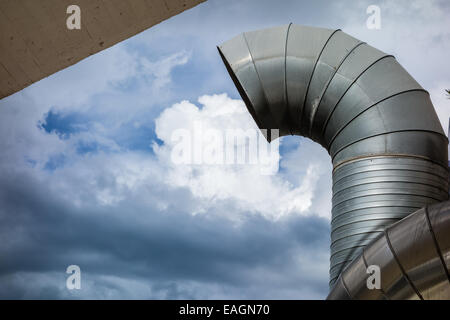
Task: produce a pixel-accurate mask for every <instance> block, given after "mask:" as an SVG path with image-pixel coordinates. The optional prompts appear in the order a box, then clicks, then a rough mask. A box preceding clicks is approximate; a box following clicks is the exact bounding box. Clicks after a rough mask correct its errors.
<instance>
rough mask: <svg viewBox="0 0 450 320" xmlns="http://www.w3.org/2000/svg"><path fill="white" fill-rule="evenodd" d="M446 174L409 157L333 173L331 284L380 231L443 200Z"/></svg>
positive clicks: (369, 160)
mask: <svg viewBox="0 0 450 320" xmlns="http://www.w3.org/2000/svg"><path fill="white" fill-rule="evenodd" d="M447 179H448V173H447V171H446V170H445V169H444V168H443V167H442V166H440V165H437V164H434V163H432V162H430V161H427V160H424V159H420V158H412V157H373V158H364V159H361V160H355V161H350V162H347V163H346V164H344V165H341V166H339V167H337V168H336V169H335V170H334V171H333V199H332V202H333V209H332V220H331V230H332V232H331V268H330V283H334V281H335V280H336V279H337V277H338V276H339V274H340V273H341V271H342V270H343V269H344V267H345V266H346V265H347V264H348V261H351V260H353V259H354V258H355V257H357V256H358V255H359V254H360V253H361V250H362V248H364V247H365V246H366V245H367V244H368V243H370V242H371V241H372V240H373V239H375V238H376V237H377V236H379V234H380V233H383V232H384V230H385V228H386V227H388V226H390V225H392V224H393V223H394V222H396V221H398V220H399V219H402V218H404V217H405V216H407V215H409V214H410V213H412V212H414V211H416V210H418V209H420V208H422V207H424V206H425V205H427V204H429V203H434V202H437V201H443V200H446V199H447V198H448V180H447Z"/></svg>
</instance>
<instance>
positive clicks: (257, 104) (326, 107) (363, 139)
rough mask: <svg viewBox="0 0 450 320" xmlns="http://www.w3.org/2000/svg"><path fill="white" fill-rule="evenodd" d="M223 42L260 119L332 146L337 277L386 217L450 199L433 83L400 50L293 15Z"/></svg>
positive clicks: (262, 124) (333, 269)
mask: <svg viewBox="0 0 450 320" xmlns="http://www.w3.org/2000/svg"><path fill="white" fill-rule="evenodd" d="M218 49H219V53H220V55H221V57H222V59H223V61H224V63H225V65H226V67H227V70H228V72H229V74H230V76H231V77H232V79H233V81H234V83H235V85H236V87H237V89H238V91H239V93H240V95H241V97H242V99H243V100H244V102H245V104H246V106H247V108H248V110H249V112H250V113H251V115H252V116H253V118H254V120H255V121H256V123H257V125H258V126H259V128H260V129H279V130H280V131H279V135H280V136H283V135H289V134H291V135H294V134H296V135H302V136H305V137H308V138H310V139H312V140H314V141H316V142H318V143H320V144H321V145H322V146H323V147H324V148H326V149H327V151H328V153H329V154H330V156H331V159H332V162H333V209H332V220H331V225H332V233H331V259H330V286H333V285H334V283H335V282H336V280H337V279H338V276H339V274H340V273H341V272H342V270H343V269H344V268H345V267H346V266H347V265H348V264H349V263H350V262H351V261H352V260H353V259H354V258H355V257H357V256H358V255H359V254H360V253H361V250H362V249H363V248H364V247H365V246H366V245H367V244H368V243H369V242H371V241H372V240H374V239H375V238H377V237H378V236H379V235H380V234H382V233H383V232H384V230H385V229H386V227H387V226H389V225H391V224H393V223H394V222H396V221H398V220H400V219H402V218H404V217H405V216H407V215H409V214H410V213H412V212H414V211H416V210H417V209H419V208H422V207H424V206H425V205H427V204H430V203H434V202H439V201H443V200H446V199H448V168H447V166H448V154H447V144H448V140H447V138H446V136H445V134H444V132H443V130H442V126H441V124H440V122H439V119H438V117H437V115H436V112H435V110H434V108H433V105H432V103H431V101H430V98H429V94H428V92H427V91H425V90H424V89H423V88H422V87H421V86H420V85H419V84H418V83H417V82H416V81H415V80H414V79H413V78H412V77H411V76H410V75H409V74H408V72H407V71H406V70H405V69H403V68H402V66H401V65H400V64H399V63H398V62H397V61H396V59H395V58H394V57H393V56H391V55H387V54H385V53H383V52H381V51H379V50H377V49H375V48H373V47H371V46H369V45H368V44H366V43H364V42H361V41H359V40H357V39H355V38H353V37H351V36H349V35H347V34H345V33H344V32H342V31H340V30H329V29H323V28H313V27H305V26H298V25H293V24H289V25H284V26H279V27H274V28H270V29H265V30H260V31H253V32H246V33H243V34H240V35H238V36H237V37H235V38H233V39H231V40H229V41H227V42H225V43H224V44H223V45H221V46H219V47H218ZM267 140H268V141H269V142H270V141H271V137H270V135H268V136H267Z"/></svg>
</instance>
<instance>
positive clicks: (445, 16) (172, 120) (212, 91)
mask: <svg viewBox="0 0 450 320" xmlns="http://www.w3.org/2000/svg"><path fill="white" fill-rule="evenodd" d="M369 5H377V6H379V7H380V10H381V11H380V14H381V15H380V17H381V28H380V29H379V30H374V29H368V28H367V26H366V20H367V18H368V17H369V15H368V14H367V13H366V9H367V7H368V6H369ZM449 17H450V3H448V1H444V0H442V1H439V0H430V1H418V0H409V1H406V0H400V1H387V0H386V1H373V0H370V1H358V2H356V1H349V0H333V1H324V0H319V1H299V0H297V1H287V0H285V1H281V0H279V1H268V0H254V1H253V0H252V1H251V0H239V1H235V0H232V1H215V0H208V1H207V2H206V3H203V4H200V5H198V6H197V7H195V8H193V9H190V10H188V11H186V12H184V13H182V14H180V15H177V16H175V17H172V18H170V19H168V20H166V21H164V22H162V23H160V24H158V25H156V26H154V27H152V28H150V29H148V30H146V31H144V32H142V33H140V34H138V35H136V36H134V37H132V38H130V39H128V40H126V41H123V42H121V43H119V44H116V45H115V46H113V47H111V48H108V49H106V50H104V51H102V52H100V53H98V54H96V55H93V56H91V57H89V58H87V59H85V60H83V61H81V62H79V63H77V64H76V65H74V66H71V67H69V68H67V69H64V70H61V71H59V72H57V73H56V74H54V75H51V76H50V77H48V78H45V79H43V80H41V81H39V82H37V83H35V84H33V85H31V86H30V87H28V88H26V89H24V90H22V91H20V92H18V93H16V94H14V95H12V96H9V97H7V98H4V99H2V100H0V150H1V152H0V298H1V299H11V298H14V299H16V298H17V299H41V298H42V299H323V298H325V297H326V295H327V293H328V268H329V245H330V216H331V169H332V166H331V161H330V159H329V156H328V154H327V152H326V150H325V149H323V148H322V147H321V146H319V145H317V144H315V143H313V142H312V141H310V140H308V139H306V138H302V137H297V136H294V137H290V136H289V137H282V138H281V139H280V140H279V152H278V151H276V152H275V158H274V159H275V160H276V159H277V158H278V157H279V163H278V164H279V169H278V171H277V172H276V173H275V174H264V173H263V172H262V171H261V164H251V163H244V164H216V165H214V164H207V163H187V164H183V163H182V164H180V163H175V162H174V161H173V150H174V149H175V148H176V147H177V145H178V144H177V141H175V140H174V139H173V133H174V132H176V131H177V130H179V129H187V130H188V132H192V130H193V129H192V128H195V126H196V125H199V124H200V125H201V126H203V129H204V130H207V129H215V130H219V132H224V131H225V130H227V129H233V128H248V129H255V130H256V125H255V124H254V123H253V120H252V119H251V116H250V115H249V114H248V112H247V111H246V108H245V105H244V104H243V102H242V101H241V99H240V97H239V94H238V92H237V90H236V89H235V87H234V85H233V82H232V81H231V79H230V78H229V76H228V74H227V71H226V69H225V67H224V66H223V63H222V61H221V59H220V56H219V55H218V53H217V49H216V46H217V45H219V44H221V43H222V42H224V41H226V40H228V39H230V38H232V37H233V36H235V35H237V34H239V33H241V32H244V31H250V30H257V29H260V28H265V27H270V26H277V25H282V24H287V23H289V22H293V23H296V24H301V25H309V26H315V27H325V28H340V29H342V30H343V31H344V32H347V33H349V34H350V35H352V36H354V37H356V38H358V39H361V40H363V41H366V42H367V43H368V44H370V45H372V46H374V47H376V48H378V49H380V50H382V51H384V52H386V53H391V54H394V55H395V57H396V58H397V60H398V61H399V62H400V63H401V64H402V65H403V66H404V67H405V68H406V70H408V72H409V73H410V74H411V75H412V76H413V77H414V78H415V79H416V80H417V81H418V82H419V83H420V84H421V85H422V86H423V87H424V88H425V89H426V90H428V91H429V92H430V95H431V99H432V101H433V103H434V106H435V109H436V112H437V114H438V116H439V119H440V120H441V123H442V125H443V127H444V128H445V131H446V132H447V127H448V118H449V116H450V100H448V99H447V98H446V96H445V92H444V89H445V88H448V87H450V81H449V74H450V65H449V64H448V52H450V20H449V19H450V18H449ZM251 152H252V151H249V153H251ZM271 159H272V158H271ZM272 160H273V159H272ZM69 265H77V266H79V267H80V270H81V289H79V290H76V289H75V290H69V289H68V288H67V287H66V279H67V277H68V276H69V275H68V274H67V273H66V268H67V267H68V266H69Z"/></svg>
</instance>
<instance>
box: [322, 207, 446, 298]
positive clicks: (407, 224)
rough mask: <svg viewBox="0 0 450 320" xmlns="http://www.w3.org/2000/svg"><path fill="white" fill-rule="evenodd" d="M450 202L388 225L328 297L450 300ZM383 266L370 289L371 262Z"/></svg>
mask: <svg viewBox="0 0 450 320" xmlns="http://www.w3.org/2000/svg"><path fill="white" fill-rule="evenodd" d="M449 230H450V201H446V202H441V203H439V204H434V205H431V206H426V207H425V208H422V209H420V210H417V211H416V212H415V213H413V214H411V215H409V216H407V217H406V218H404V219H403V220H401V221H399V222H397V223H395V224H394V225H392V226H389V227H387V228H386V231H385V232H383V233H380V234H379V235H378V237H377V238H376V239H375V240H374V241H373V242H372V243H370V244H369V246H367V247H366V248H364V249H363V250H362V252H361V254H360V255H358V257H356V259H354V260H353V262H352V263H351V264H350V265H349V266H348V267H347V268H346V269H345V270H344V271H343V272H342V274H341V275H340V276H339V278H338V280H337V281H336V285H335V286H334V288H333V290H332V291H331V292H330V294H329V296H328V299H333V300H334V299H371V300H372V299H389V300H397V299H415V300H418V299H423V300H430V299H433V300H435V299H450V277H449V271H450V234H449V232H448V231H449ZM370 265H377V266H379V267H380V280H381V283H380V288H379V289H368V287H367V284H366V283H367V277H368V274H367V267H368V266H370Z"/></svg>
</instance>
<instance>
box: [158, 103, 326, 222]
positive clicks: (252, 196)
mask: <svg viewBox="0 0 450 320" xmlns="http://www.w3.org/2000/svg"><path fill="white" fill-rule="evenodd" d="M198 101H199V103H200V104H201V107H197V106H196V105H194V104H192V103H190V102H187V101H183V102H181V103H177V104H175V105H173V106H172V107H170V108H167V109H165V110H164V111H163V113H162V114H161V115H160V116H159V117H158V118H156V120H155V121H156V134H157V136H158V138H159V139H160V140H162V141H163V142H164V144H163V145H162V146H161V147H159V146H158V147H155V153H156V155H157V156H158V157H159V160H160V161H162V162H163V163H164V165H165V166H167V177H166V181H167V183H168V184H169V185H170V186H174V187H187V188H188V189H189V190H190V191H191V192H192V194H193V195H194V196H195V197H198V198H200V199H202V200H203V201H202V206H201V207H200V208H198V212H203V211H208V210H211V209H212V208H214V206H215V204H216V203H217V201H223V200H233V201H236V203H237V204H238V206H239V208H240V211H238V212H237V213H231V212H230V213H228V214H227V215H228V216H230V217H232V216H236V214H239V213H240V212H241V211H249V212H255V213H257V214H262V215H263V216H265V217H266V218H268V219H272V220H277V219H279V218H281V217H285V216H287V215H292V214H293V215H309V214H313V213H312V212H311V211H309V209H310V207H311V205H312V201H313V198H314V196H315V194H316V186H317V182H318V180H319V178H320V176H321V174H322V175H323V174H324V172H325V171H326V170H328V169H329V168H328V167H325V169H326V170H324V169H323V168H322V166H323V163H320V164H319V163H307V164H306V165H305V167H304V170H305V171H304V172H302V173H300V172H299V175H298V176H297V177H296V179H297V180H295V181H294V183H292V182H289V181H288V180H286V179H284V178H283V177H281V176H279V175H267V174H265V173H266V172H265V170H264V169H265V168H264V167H265V164H266V163H269V162H273V161H278V159H279V153H278V150H276V149H275V148H273V149H272V150H271V153H274V155H272V154H271V155H269V158H270V159H261V157H260V153H258V149H264V148H267V142H266V141H265V139H264V137H263V136H262V135H261V133H260V132H259V130H258V129H257V127H256V125H255V124H254V121H253V119H252V118H251V116H250V115H249V113H248V112H247V110H246V108H245V105H244V103H243V102H242V100H234V99H231V98H229V97H228V96H227V95H226V94H221V95H212V96H208V95H205V96H202V97H200V98H199V99H198ZM197 128H201V132H202V133H203V134H202V135H200V134H198V135H197V134H196V130H200V129H197ZM181 129H184V130H187V133H189V137H188V138H189V139H190V143H189V144H188V147H189V150H192V153H194V151H195V149H196V147H197V146H198V147H199V149H200V150H199V154H200V157H198V158H199V159H202V158H201V156H202V155H203V156H204V154H205V151H206V147H205V144H206V142H205V136H206V135H207V134H206V133H207V132H208V130H214V132H218V134H219V137H220V139H218V148H217V149H221V151H220V152H223V153H224V154H223V155H221V159H225V158H227V157H228V156H229V155H228V154H227V153H231V154H232V155H231V156H229V157H230V158H232V159H235V157H234V155H235V153H236V150H235V149H234V148H233V147H231V148H230V147H229V146H228V145H227V143H229V141H230V140H227V139H226V137H227V133H229V132H233V130H237V129H241V130H243V131H246V130H250V132H254V133H255V136H256V135H258V136H259V139H258V144H259V145H258V148H256V147H254V148H252V147H251V146H250V145H251V144H252V142H250V141H245V140H244V139H242V140H238V142H237V143H236V144H235V146H236V149H238V150H242V152H247V153H248V154H247V159H257V161H255V164H252V163H250V160H248V161H245V162H244V163H241V164H239V163H238V162H237V161H234V162H231V163H226V161H225V160H224V161H221V162H219V163H218V164H204V163H199V164H198V165H196V164H195V163H194V162H195V159H194V158H195V155H192V154H191V157H190V159H192V160H191V161H190V162H189V163H187V164H177V163H174V161H173V151H174V149H175V148H176V147H177V144H179V141H177V140H175V141H174V139H173V136H174V133H176V132H177V130H181ZM282 139H283V138H282ZM252 141H253V140H252ZM254 141H256V140H254ZM281 143H282V142H281ZM272 144H274V143H272ZM302 151H303V152H305V151H306V150H302ZM262 154H264V155H266V154H267V153H265V152H263V153H262ZM269 166H270V165H269ZM327 216H329V213H328V214H327Z"/></svg>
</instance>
